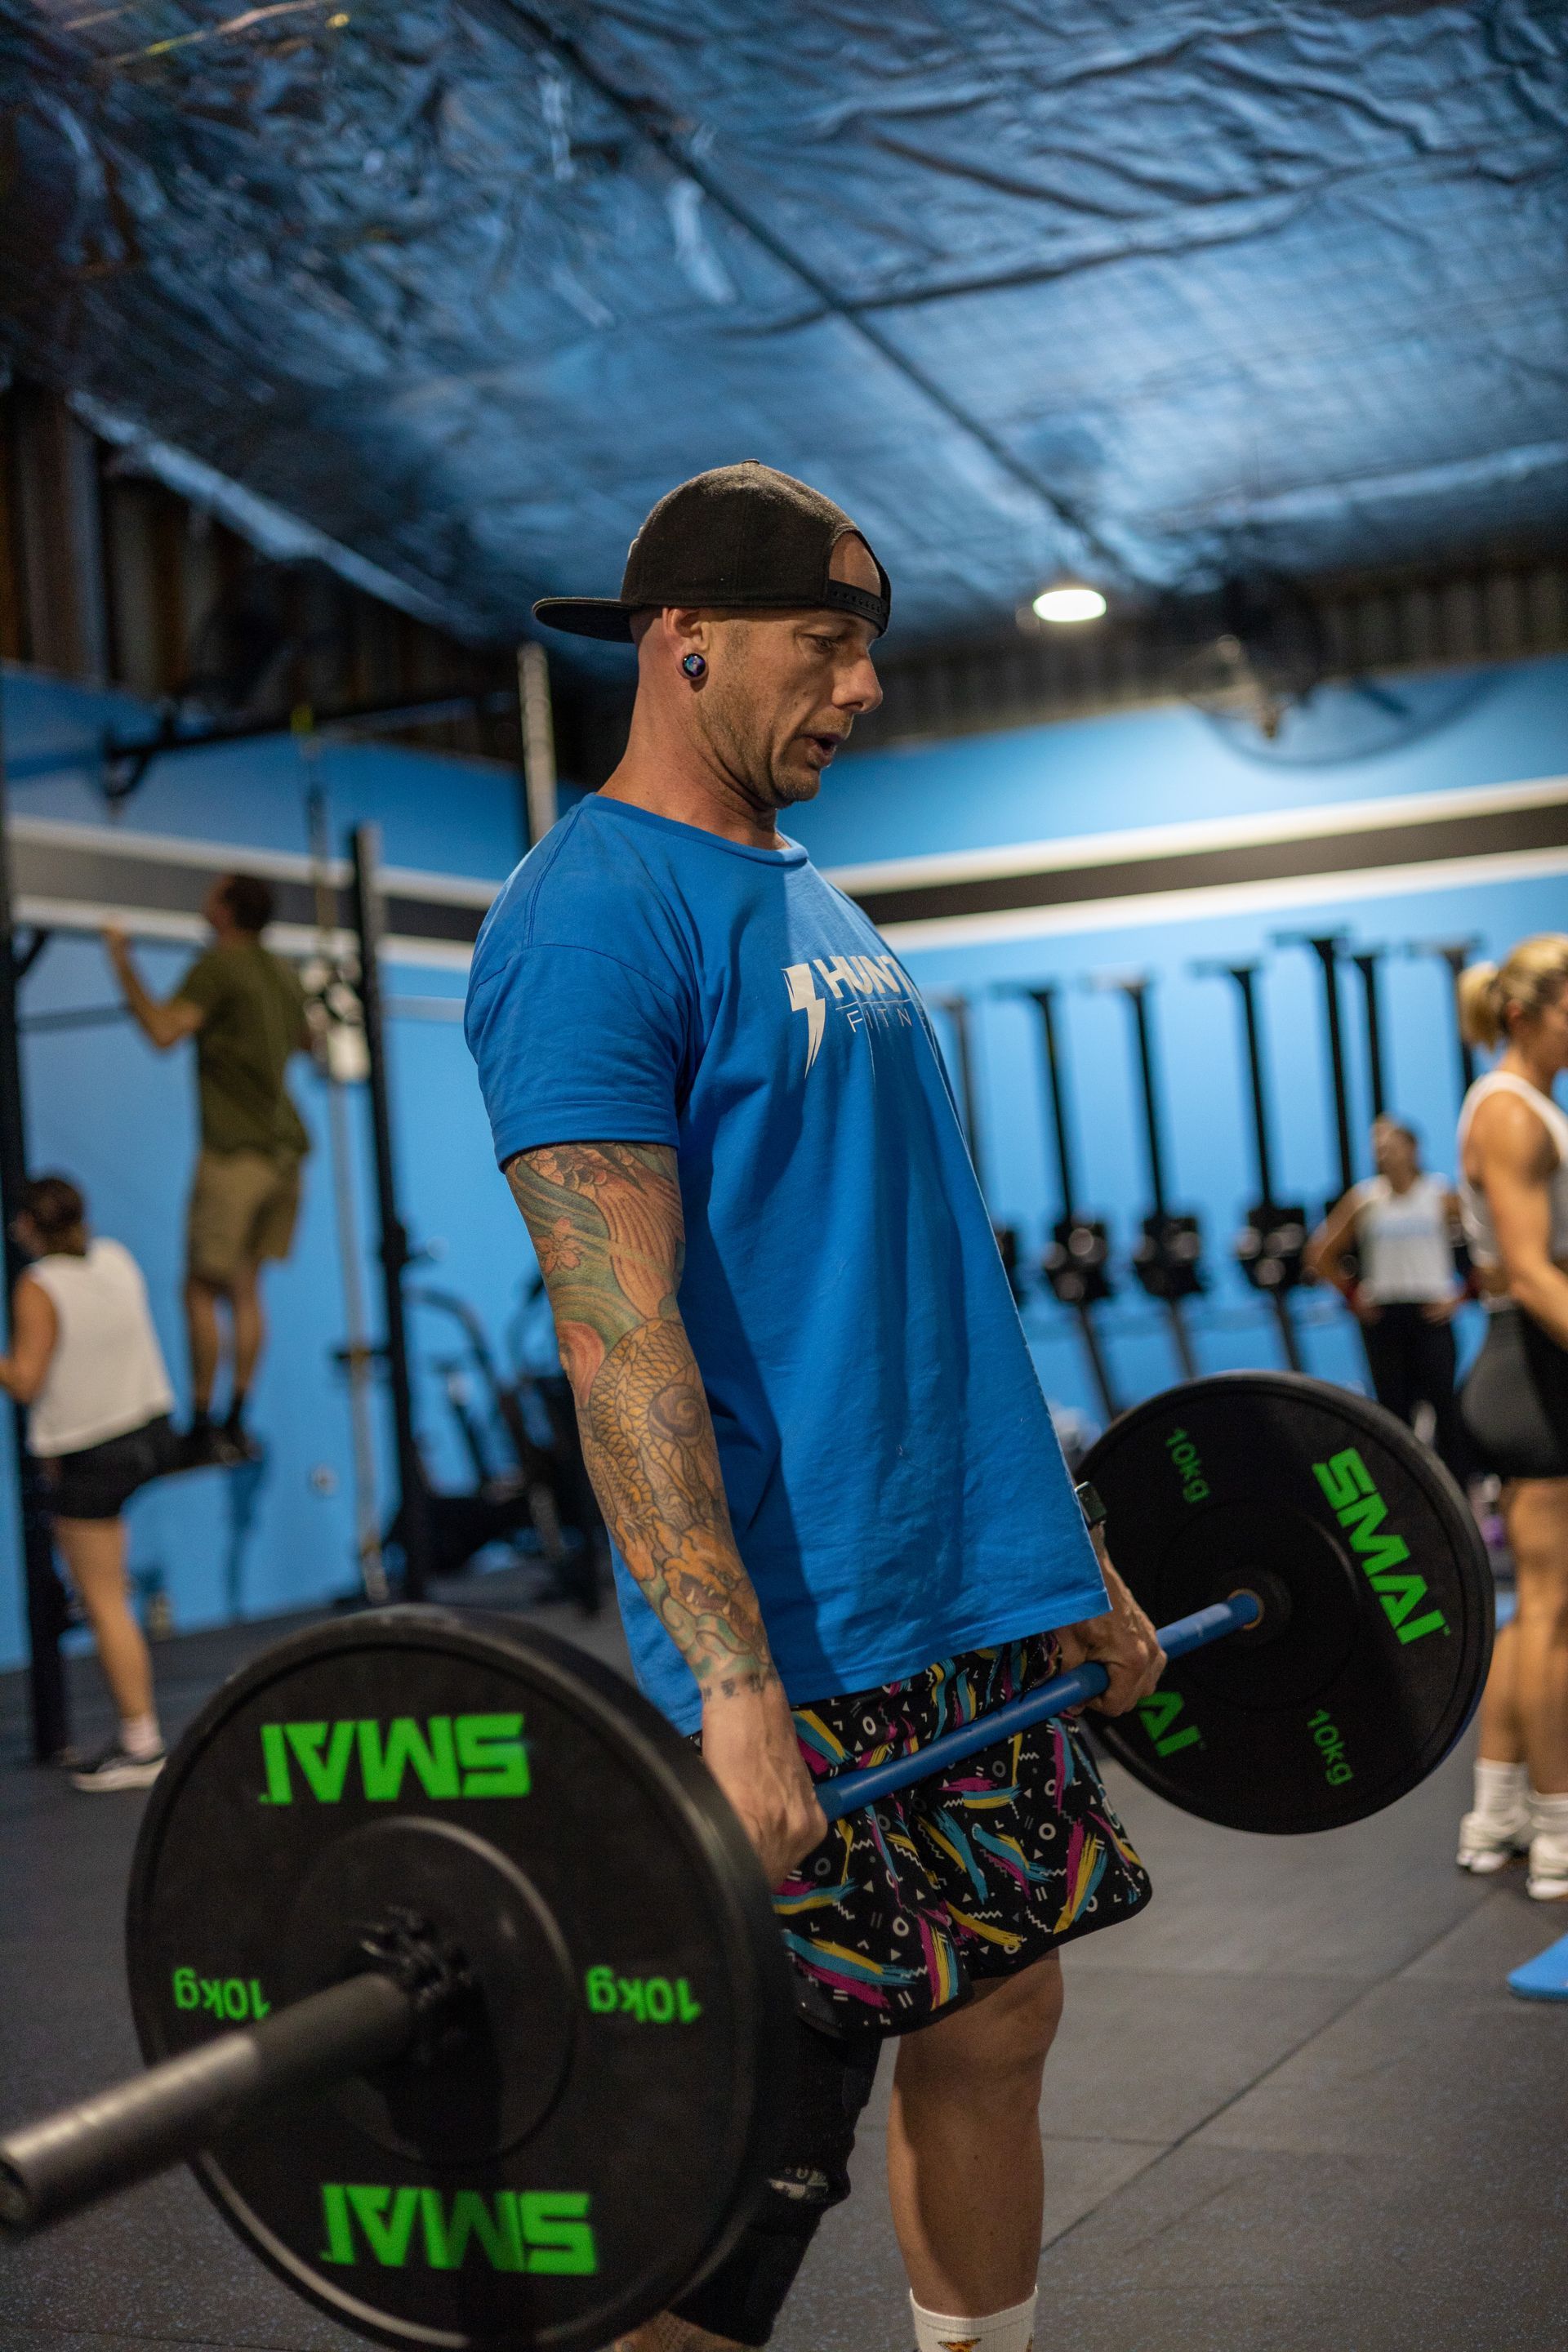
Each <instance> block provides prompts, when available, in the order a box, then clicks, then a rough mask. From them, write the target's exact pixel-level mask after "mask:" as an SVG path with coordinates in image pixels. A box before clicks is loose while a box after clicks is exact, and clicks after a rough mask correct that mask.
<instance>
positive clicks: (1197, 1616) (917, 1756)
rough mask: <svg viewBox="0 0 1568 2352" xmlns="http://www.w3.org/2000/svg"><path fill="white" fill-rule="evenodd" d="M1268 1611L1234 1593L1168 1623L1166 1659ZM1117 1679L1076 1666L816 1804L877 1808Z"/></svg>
mask: <svg viewBox="0 0 1568 2352" xmlns="http://www.w3.org/2000/svg"><path fill="white" fill-rule="evenodd" d="M1263 1613H1264V1612H1263V1606H1262V1603H1261V1601H1259V1599H1258V1594H1257V1593H1256V1592H1253V1591H1237V1592H1233V1593H1232V1594H1231V1595H1230V1596H1229V1598H1228V1599H1227V1600H1225V1601H1215V1602H1214V1603H1213V1605H1212V1606H1211V1607H1209V1608H1207V1609H1194V1611H1193V1612H1192V1614H1191V1616H1189V1617H1178V1618H1177V1619H1176V1620H1175V1621H1174V1622H1173V1623H1172V1624H1169V1625H1162V1626H1161V1628H1160V1630H1159V1632H1158V1633H1157V1634H1156V1635H1155V1639H1156V1640H1157V1641H1158V1643H1159V1644H1160V1647H1161V1648H1162V1649H1163V1651H1164V1653H1165V1655H1166V1657H1167V1658H1182V1657H1185V1656H1186V1654H1187V1653H1188V1652H1189V1651H1191V1650H1202V1649H1206V1648H1207V1646H1208V1644H1209V1643H1211V1642H1222V1641H1224V1640H1225V1638H1226V1635H1227V1634H1230V1633H1242V1632H1244V1631H1245V1630H1246V1628H1247V1626H1249V1625H1256V1624H1257V1623H1258V1622H1259V1620H1260V1619H1261V1618H1262V1616H1263ZM1109 1683H1110V1675H1108V1674H1107V1673H1106V1671H1105V1668H1104V1667H1103V1666H1100V1665H1084V1666H1074V1667H1073V1668H1072V1669H1071V1671H1070V1672H1069V1673H1068V1674H1065V1675H1052V1677H1051V1679H1050V1681H1049V1682H1046V1683H1041V1684H1040V1685H1039V1686H1038V1688H1037V1689H1036V1690H1032V1691H1028V1692H1026V1694H1025V1696H1023V1697H1022V1698H1016V1699H1013V1700H1011V1701H1009V1703H1008V1705H1007V1706H996V1707H992V1708H991V1709H990V1711H989V1712H988V1713H987V1714H984V1715H977V1716H976V1717H974V1719H973V1722H971V1723H965V1724H961V1725H960V1726H959V1727H958V1728H957V1729H956V1730H954V1731H946V1732H943V1734H942V1738H940V1739H933V1740H931V1743H930V1744H929V1746H927V1747H925V1748H917V1749H916V1750H915V1752H914V1754H913V1755H912V1756H893V1757H889V1760H888V1761H887V1763H885V1764H870V1765H867V1766H865V1767H864V1768H863V1769H861V1770H860V1771H858V1772H840V1773H837V1774H836V1775H835V1776H834V1777H833V1778H832V1779H831V1780H819V1781H818V1782H817V1784H816V1801H817V1802H818V1804H819V1805H820V1806H821V1807H822V1810H823V1811H824V1812H825V1813H826V1816H827V1819H828V1820H829V1821H830V1822H837V1821H839V1820H841V1819H842V1818H843V1816H844V1815H845V1814H846V1813H853V1812H858V1811H859V1810H860V1808H861V1806H862V1805H871V1804H875V1803H876V1802H877V1801H878V1799H879V1798H881V1797H889V1796H892V1795H893V1794H894V1793H895V1792H896V1791H897V1790H900V1789H909V1788H912V1787H913V1786H914V1784H915V1783H916V1782H917V1781H920V1780H931V1779H933V1778H934V1777H935V1776H936V1775H937V1774H938V1773H941V1772H945V1771H946V1770H947V1768H948V1766H949V1765H950V1764H956V1763H958V1762H959V1761H960V1760H961V1759H963V1757H965V1756H973V1754H974V1753H975V1751H976V1750H977V1749H978V1748H994V1747H996V1746H997V1745H998V1744H999V1743H1000V1742H1001V1741H1002V1740H1004V1739H1011V1738H1012V1737H1013V1735H1014V1733H1015V1732H1017V1731H1026V1730H1027V1729H1028V1728H1029V1727H1030V1726H1031V1725H1032V1724H1036V1723H1040V1722H1043V1721H1044V1720H1045V1719H1046V1717H1047V1716H1053V1715H1065V1714H1066V1713H1067V1711H1068V1707H1071V1706H1084V1705H1085V1704H1086V1703H1087V1702H1088V1701H1089V1699H1094V1698H1099V1697H1100V1694H1101V1693H1102V1692H1103V1691H1104V1690H1105V1689H1106V1688H1107V1686H1108V1685H1109Z"/></svg>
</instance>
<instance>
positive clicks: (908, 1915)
mask: <svg viewBox="0 0 1568 2352" xmlns="http://www.w3.org/2000/svg"><path fill="white" fill-rule="evenodd" d="M1057 1658H1058V1648H1057V1643H1056V1640H1055V1637H1054V1636H1053V1635H1051V1634H1048V1633H1042V1634H1036V1635H1034V1636H1033V1637H1031V1638H1030V1639H1029V1640H1027V1641H1023V1642H1010V1643H1006V1644H1005V1645H1003V1646H1001V1647H998V1648H996V1649H989V1650H969V1651H966V1652H965V1653H964V1654H963V1655H962V1656H961V1657H957V1658H949V1659H945V1660H943V1661H942V1663H941V1664H938V1665H934V1666H928V1667H927V1668H926V1669H925V1671H924V1672H923V1673H922V1674H920V1675H914V1676H913V1677H912V1678H911V1679H910V1681H908V1682H901V1683H892V1684H889V1685H888V1686H887V1687H886V1688H885V1689H882V1690H870V1691H861V1692H858V1693H857V1694H855V1695H854V1696H851V1697H847V1698H835V1699H828V1700H826V1701H823V1702H818V1703H816V1704H814V1705H812V1706H798V1707H796V1708H795V1729H796V1732H797V1734H798V1736H799V1738H800V1744H801V1748H802V1750H803V1751H804V1753H805V1759H806V1761H807V1763H808V1764H809V1765H810V1767H811V1770H812V1772H813V1774H814V1775H815V1776H816V1777H817V1778H821V1777H822V1776H823V1775H825V1774H826V1773H830V1772H842V1771H845V1770H847V1769H851V1768H853V1767H854V1766H857V1765H861V1764H880V1763H882V1762H883V1761H884V1760H885V1759H887V1758H889V1757H890V1756H905V1755H910V1754H914V1753H917V1752H918V1751H919V1750H920V1749H921V1748H924V1747H927V1746H928V1745H929V1744H930V1742H931V1740H933V1739H935V1738H938V1737H939V1736H940V1735H941V1734H942V1732H944V1731H950V1730H952V1729H953V1728H954V1727H956V1726H957V1725H959V1724H963V1723H968V1722H970V1721H971V1720H972V1719H973V1717H975V1716H976V1715H981V1714H984V1713H986V1712H988V1711H989V1710H990V1709H991V1708H993V1707H997V1706H1003V1705H1005V1702H1006V1701H1007V1700H1008V1699H1011V1698H1018V1697H1021V1696H1023V1695H1024V1693H1025V1692H1026V1691H1029V1690H1032V1689H1033V1688H1034V1687H1035V1686H1036V1685H1037V1684H1038V1683H1042V1682H1045V1681H1047V1679H1048V1677H1049V1676H1050V1675H1053V1674H1054V1673H1055V1672H1056V1670H1057ZM1148 1899H1149V1876H1148V1873H1147V1872H1146V1871H1145V1870H1144V1868H1143V1865H1142V1863H1141V1862H1140V1861H1139V1859H1138V1856H1137V1855H1136V1853H1134V1852H1133V1850H1132V1848H1131V1845H1130V1844H1129V1843H1128V1839H1127V1833H1126V1832H1125V1831H1124V1830H1123V1828H1122V1826H1121V1822H1119V1821H1118V1819H1117V1817H1116V1814H1115V1811H1114V1810H1113V1809H1112V1807H1111V1804H1110V1800H1109V1799H1108V1797H1107V1796H1106V1793H1105V1790H1104V1788H1103V1786H1102V1785H1101V1782H1100V1775H1099V1773H1098V1771H1097V1770H1096V1769H1095V1767H1094V1764H1093V1761H1092V1759H1091V1758H1090V1756H1089V1748H1088V1745H1087V1743H1086V1741H1085V1740H1084V1738H1083V1736H1082V1734H1081V1733H1080V1732H1079V1731H1078V1730H1077V1729H1075V1727H1073V1726H1072V1725H1071V1724H1070V1723H1067V1722H1063V1721H1060V1720H1058V1719H1054V1718H1053V1719H1051V1720H1048V1721H1046V1722H1042V1723H1037V1724H1035V1725H1033V1726H1031V1727H1030V1728H1029V1729H1028V1730H1026V1731H1023V1732H1019V1733H1017V1734H1016V1735H1015V1736H1014V1738H1011V1739H1009V1740H1006V1741H1005V1743H1004V1744H1003V1745H1001V1746H999V1747H996V1748H981V1749H979V1750H978V1751H977V1752H976V1753H975V1754H974V1755H973V1756H966V1757H965V1758H963V1760H962V1761H961V1762H959V1763H957V1764H955V1765H954V1766H953V1767H952V1770H951V1771H950V1772H949V1773H947V1774H946V1775H945V1776H943V1777H942V1779H939V1780H926V1781H921V1782H918V1783H917V1784H916V1785H915V1786H914V1787H913V1788H910V1789H906V1790H902V1791H901V1792H900V1794H899V1795H897V1796H892V1797H885V1798H883V1799H882V1800H881V1801H880V1802H879V1803H878V1804H875V1805H869V1806H867V1807H865V1808H864V1809H863V1810H862V1811H859V1812H854V1813H849V1814H847V1815H846V1816H845V1818H844V1819H843V1820H842V1821H839V1822H835V1823H834V1824H833V1826H832V1828H831V1829H830V1830H829V1832H828V1833H827V1835H826V1838H824V1840H823V1842H822V1843H821V1844H820V1845H819V1846H817V1847H816V1848H815V1849H814V1851H813V1852H812V1853H809V1854H807V1856H806V1858H805V1861H804V1862H803V1863H802V1864H800V1867H799V1868H798V1870H797V1871H796V1872H795V1875H794V1876H793V1877H791V1878H787V1879H785V1881H784V1884H783V1885H782V1886H781V1887H780V1888H779V1890H778V1892H777V1893H776V1894H775V1895H774V1897H773V1907H774V1909H775V1910H776V1912H777V1913H778V1916H779V1921H780V1925H781V1926H782V1927H783V1928H784V1941H785V1943H786V1944H787V1945H788V1947H789V1950H790V1955H791V1958H793V1959H794V1961H795V1966H796V1968H797V1969H798V1970H799V1971H800V1972H801V1974H802V1975H803V1977H804V1978H805V1994H806V2006H807V2009H808V2013H815V2014H816V2016H817V2017H818V2018H819V2019H820V2020H821V2021H823V2022H824V2023H826V2022H829V2021H831V2022H832V2023H834V2024H836V2025H837V2027H839V2028H840V2029H841V2030H845V2031H848V2030H853V2029H859V2030H860V2031H865V2030H867V2029H870V2030H871V2031H873V2032H883V2033H905V2032H910V2029H911V2028H913V2027H915V2026H919V2025H923V2024H925V2023H926V2022H927V2021H928V2020H929V2019H931V2018H932V2017H934V2016H935V2015H936V2013H937V2012H938V2011H940V2010H943V2009H946V2008H948V2007H949V2006H950V2005H951V2004H952V2002H954V2001H956V2000H962V1999H963V1997H964V1996H965V1995H966V1994H967V1992H968V1991H969V1990H970V1988H971V1986H972V1985H973V1984H976V1983H978V1982H980V1981H981V1980H983V1979H985V1978H988V1977H1003V1976H1011V1975H1014V1974H1015V1973H1016V1971H1017V1970H1018V1969H1025V1968H1027V1967H1028V1965H1029V1963H1030V1962H1031V1961H1032V1960H1037V1959H1038V1958H1040V1957H1041V1955H1042V1954H1043V1953H1046V1952H1049V1951H1052V1950H1054V1949H1055V1948H1056V1947H1057V1946H1058V1944H1066V1943H1070V1942H1071V1941H1072V1939H1073V1937H1076V1936H1087V1935H1091V1934H1092V1933H1093V1932H1094V1930H1095V1928H1097V1927H1110V1926H1111V1925H1112V1924H1113V1922H1114V1921H1116V1920H1118V1919H1127V1918H1131V1916H1132V1914H1133V1913H1134V1912H1135V1911H1141V1910H1142V1907H1143V1906H1144V1904H1145V1903H1146V1902H1147V1901H1148Z"/></svg>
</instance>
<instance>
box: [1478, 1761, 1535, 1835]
mask: <svg viewBox="0 0 1568 2352" xmlns="http://www.w3.org/2000/svg"><path fill="white" fill-rule="evenodd" d="M1530 1804H1531V1787H1530V1771H1529V1768H1528V1766H1526V1765H1523V1764H1493V1763H1490V1762H1489V1760H1488V1759H1487V1758H1486V1757H1484V1756H1478V1757H1477V1759H1476V1805H1475V1810H1476V1813H1477V1815H1478V1817H1479V1820H1480V1822H1483V1823H1484V1824H1487V1825H1489V1826H1493V1825H1495V1826H1496V1827H1497V1828H1498V1829H1511V1828H1513V1826H1514V1825H1515V1823H1516V1822H1518V1821H1519V1819H1520V1817H1521V1814H1522V1813H1524V1812H1526V1811H1528V1810H1529V1807H1530Z"/></svg>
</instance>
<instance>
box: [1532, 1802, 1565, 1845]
mask: <svg viewBox="0 0 1568 2352" xmlns="http://www.w3.org/2000/svg"><path fill="white" fill-rule="evenodd" d="M1530 1801H1531V1806H1532V1807H1533V1808H1534V1812H1535V1834H1536V1836H1537V1837H1543V1838H1550V1839H1551V1840H1552V1843H1553V1844H1554V1845H1559V1846H1562V1847H1563V1850H1564V1851H1565V1852H1568V1797H1538V1796H1537V1795H1536V1793H1535V1791H1534V1790H1533V1789H1532V1790H1531V1792H1530Z"/></svg>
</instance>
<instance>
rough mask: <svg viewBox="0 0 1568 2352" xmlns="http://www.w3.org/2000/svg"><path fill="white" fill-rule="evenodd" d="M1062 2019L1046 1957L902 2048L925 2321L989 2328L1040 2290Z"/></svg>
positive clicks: (896, 2165)
mask: <svg viewBox="0 0 1568 2352" xmlns="http://www.w3.org/2000/svg"><path fill="white" fill-rule="evenodd" d="M1061 2011H1062V1973H1061V1963H1060V1961H1059V1960H1058V1958H1057V1956H1056V1954H1055V1953H1054V1952H1052V1953H1049V1954H1048V1955H1047V1958H1045V1959H1043V1960H1037V1962H1036V1963H1035V1965H1034V1966H1033V1967H1032V1968H1027V1969H1024V1970H1023V1971H1022V1972H1021V1973H1020V1974H1019V1975H1017V1976H1016V1977H1008V1978H1005V1979H1003V1980H1002V1981H1001V1982H999V1983H996V1984H994V1985H993V1986H991V1987H990V1988H988V1989H986V1990H983V1991H982V1992H981V1993H980V1994H979V1995H978V1996H977V1997H976V1999H975V2000H973V2001H971V2002H970V2003H969V2005H968V2006H967V2007H966V2008H964V2009H961V2010H958V2011H955V2012H954V2014H953V2015H952V2017H948V2018H944V2019H943V2020H942V2022H941V2023H940V2024H937V2025H931V2026H927V2027H926V2028H925V2030H924V2032H920V2033H911V2034H910V2036H909V2037H908V2038H907V2040H905V2041H902V2042H900V2044H899V2057H898V2065H897V2069H896V2071H895V2074H894V2076H893V2100H892V2107H891V2111H890V2113H889V2117H888V2191H889V2197H890V2199H891V2200H892V2208H893V2226H894V2228H895V2229H896V2230H897V2231H898V2234H899V2244H900V2248H901V2250H902V2252H903V2257H904V2267H905V2269H906V2270H907V2271H908V2273H909V2276H910V2289H911V2290H912V2292H913V2294H914V2298H915V2301H916V2302H917V2303H918V2304H920V2305H921V2306H922V2308H924V2309H925V2310H927V2311H940V2312H951V2313H960V2314H963V2315H964V2316H965V2317H968V2318H972V2319H984V2318H986V2317H988V2316H989V2315H991V2314H992V2313H993V2312H997V2311H1010V2310H1011V2309H1012V2308H1013V2307H1014V2305H1016V2304H1020V2303H1023V2302H1024V2301H1025V2300H1026V2298H1027V2297H1028V2296H1029V2295H1031V2294H1033V2293H1034V2291H1035V2280H1036V2274H1037V2271H1038V2269H1039V2262H1040V2231H1041V2227H1042V2222H1043V2219H1044V2212H1045V2165H1044V2159H1043V2157H1042V2153H1041V2147H1040V2126H1039V2108H1040V2084H1041V2077H1042V2075H1043V2074H1044V2070H1045V2063H1046V2058H1047V2053H1048V2052H1049V2050H1050V2046H1051V2043H1052V2042H1053V2041H1054V2039H1055V2037H1056V2031H1057V2026H1058V2022H1059V2021H1060V2018H1061ZM638 2352H641V2347H640V2346H639V2347H638Z"/></svg>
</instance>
